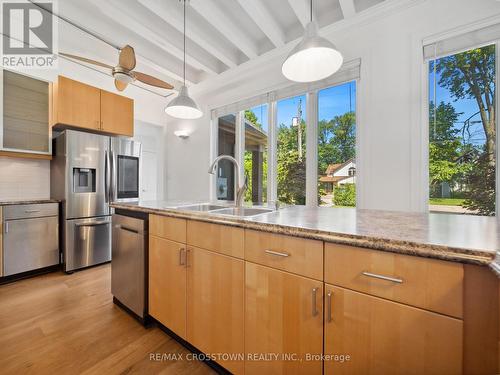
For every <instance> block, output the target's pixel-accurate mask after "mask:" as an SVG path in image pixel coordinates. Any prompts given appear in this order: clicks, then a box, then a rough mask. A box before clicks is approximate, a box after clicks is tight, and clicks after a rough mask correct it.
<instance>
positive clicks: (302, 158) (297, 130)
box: [276, 95, 306, 205]
mask: <svg viewBox="0 0 500 375" xmlns="http://www.w3.org/2000/svg"><path fill="white" fill-rule="evenodd" d="M305 105H306V96H305V95H301V96H296V97H293V98H289V99H283V100H281V101H279V102H278V104H277V108H278V122H277V129H276V130H277V171H276V179H277V185H278V199H279V201H280V202H283V203H286V204H292V205H293V204H298V205H303V204H305V203H306V146H305V145H306V116H305Z"/></svg>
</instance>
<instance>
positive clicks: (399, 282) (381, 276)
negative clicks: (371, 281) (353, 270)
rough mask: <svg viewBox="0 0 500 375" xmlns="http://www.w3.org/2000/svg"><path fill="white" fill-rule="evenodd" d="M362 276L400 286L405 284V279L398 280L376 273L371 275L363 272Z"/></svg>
mask: <svg viewBox="0 0 500 375" xmlns="http://www.w3.org/2000/svg"><path fill="white" fill-rule="evenodd" d="M361 274H362V275H363V276H368V277H373V278H375V279H380V280H386V281H391V282H393V283H398V284H402V283H403V279H398V278H395V277H389V276H384V275H378V274H376V273H371V272H366V271H363V272H361Z"/></svg>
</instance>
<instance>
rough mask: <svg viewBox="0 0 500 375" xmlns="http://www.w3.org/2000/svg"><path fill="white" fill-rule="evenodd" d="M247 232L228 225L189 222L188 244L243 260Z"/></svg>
mask: <svg viewBox="0 0 500 375" xmlns="http://www.w3.org/2000/svg"><path fill="white" fill-rule="evenodd" d="M244 238H245V231H244V229H242V228H237V227H231V226H227V225H219V224H211V223H204V222H201V221H194V220H188V222H187V243H188V245H192V246H195V247H199V248H202V249H205V250H212V251H215V252H218V253H221V254H225V255H229V256H233V257H236V258H240V259H243V253H244V250H243V249H244V245H245V244H244Z"/></svg>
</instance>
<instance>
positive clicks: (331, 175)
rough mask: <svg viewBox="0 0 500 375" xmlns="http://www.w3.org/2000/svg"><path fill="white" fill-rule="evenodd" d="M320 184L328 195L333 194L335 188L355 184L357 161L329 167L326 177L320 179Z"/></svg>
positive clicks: (352, 160) (351, 160) (353, 160)
mask: <svg viewBox="0 0 500 375" xmlns="http://www.w3.org/2000/svg"><path fill="white" fill-rule="evenodd" d="M319 182H320V183H321V184H322V185H323V188H324V189H325V191H326V192H327V193H330V192H332V191H333V189H334V188H335V186H339V185H344V184H355V183H356V160H355V159H350V160H348V161H346V162H345V163H339V164H330V165H328V167H327V168H326V172H325V175H323V176H321V177H320V178H319Z"/></svg>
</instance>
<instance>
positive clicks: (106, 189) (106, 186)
mask: <svg viewBox="0 0 500 375" xmlns="http://www.w3.org/2000/svg"><path fill="white" fill-rule="evenodd" d="M109 168H110V163H109V152H108V151H104V200H105V202H106V203H109V184H110V173H109Z"/></svg>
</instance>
